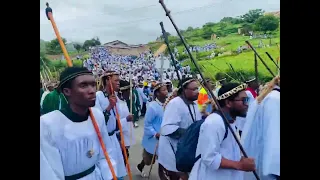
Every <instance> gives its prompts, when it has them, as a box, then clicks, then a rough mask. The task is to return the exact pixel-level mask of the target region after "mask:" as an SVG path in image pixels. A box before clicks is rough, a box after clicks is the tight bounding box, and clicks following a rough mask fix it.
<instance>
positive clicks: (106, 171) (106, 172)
mask: <svg viewBox="0 0 320 180" xmlns="http://www.w3.org/2000/svg"><path fill="white" fill-rule="evenodd" d="M92 110H93V108H92ZM93 111H94V110H93ZM94 115H95V116H96V117H95V119H96V120H97V123H99V124H98V126H99V130H100V133H101V136H102V138H103V142H104V145H105V147H106V149H107V154H108V156H109V159H110V161H111V163H112V167H113V168H114V167H116V165H117V163H116V161H115V160H114V159H112V157H111V154H112V153H114V149H113V147H112V143H111V139H110V136H109V134H108V131H107V127H106V126H105V125H104V116H103V114H102V112H101V111H97V110H95V113H94ZM98 119H102V120H101V121H100V122H98ZM99 143H100V142H99ZM100 146H101V145H100ZM99 155H100V160H99V161H98V163H97V167H98V168H99V169H100V171H101V174H102V177H103V179H104V180H111V179H113V177H112V174H111V170H110V168H109V165H108V162H107V160H106V158H105V156H104V153H103V150H102V147H101V148H100V154H99ZM115 172H116V170H115Z"/></svg>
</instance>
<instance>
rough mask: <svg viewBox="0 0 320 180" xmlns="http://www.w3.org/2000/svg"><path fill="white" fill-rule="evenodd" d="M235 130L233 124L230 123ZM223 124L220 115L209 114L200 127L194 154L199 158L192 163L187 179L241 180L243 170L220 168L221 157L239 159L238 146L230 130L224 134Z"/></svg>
mask: <svg viewBox="0 0 320 180" xmlns="http://www.w3.org/2000/svg"><path fill="white" fill-rule="evenodd" d="M230 125H231V127H232V128H233V130H235V124H234V123H233V124H230ZM225 132H226V129H225V125H224V122H223V119H222V118H221V116H220V115H218V114H216V113H213V114H210V115H209V116H208V117H207V118H206V120H205V121H204V123H203V124H202V125H201V127H200V133H199V139H198V145H197V150H196V156H198V155H200V154H201V158H200V159H199V160H198V161H197V162H196V163H195V164H194V166H193V168H192V171H191V173H190V177H189V180H211V179H221V180H242V179H243V172H242V171H238V170H233V169H220V168H219V167H220V164H221V158H222V157H224V158H226V159H229V160H233V161H240V159H241V153H240V148H239V146H238V144H237V142H236V140H235V139H234V137H233V135H232V133H231V132H230V130H228V136H227V137H226V138H225V139H224V140H223V138H224V136H225Z"/></svg>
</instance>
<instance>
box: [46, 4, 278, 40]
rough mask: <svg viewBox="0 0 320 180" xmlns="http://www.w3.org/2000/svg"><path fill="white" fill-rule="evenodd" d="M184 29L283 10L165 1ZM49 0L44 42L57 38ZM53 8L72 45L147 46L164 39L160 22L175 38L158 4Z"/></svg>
mask: <svg viewBox="0 0 320 180" xmlns="http://www.w3.org/2000/svg"><path fill="white" fill-rule="evenodd" d="M164 1H165V3H166V4H167V7H168V9H170V10H171V13H172V16H173V19H174V20H175V22H176V24H177V25H178V27H179V28H180V29H186V28H187V27H188V26H192V27H201V26H202V25H203V24H205V23H207V22H217V21H219V20H220V19H222V18H223V17H235V16H239V15H242V14H244V13H246V12H248V11H249V10H250V9H258V8H259V9H263V10H265V11H267V12H269V11H278V10H280V0H164ZM46 2H47V1H46V0H40V38H41V39H44V40H47V41H48V40H51V39H54V38H55V34H54V32H53V29H52V26H51V24H50V21H48V20H47V18H46V16H45V7H46V6H45V3H46ZM49 3H50V7H51V8H52V9H53V16H54V18H55V21H56V23H57V26H58V28H59V30H60V33H61V36H62V37H65V38H66V39H67V40H68V42H71V41H73V42H83V41H85V40H86V39H90V38H92V37H96V36H98V37H99V38H100V40H101V42H102V43H105V42H109V41H113V40H120V41H124V42H126V43H129V44H143V43H147V42H149V41H153V40H155V39H156V38H157V37H158V36H160V35H161V29H160V26H159V22H160V21H163V23H164V25H165V28H166V30H167V31H168V32H170V33H171V34H175V31H174V28H173V27H172V25H171V23H170V21H169V20H168V18H167V17H166V16H165V13H164V11H163V9H162V7H161V5H160V4H159V3H158V0H91V1H88V0H51V1H49Z"/></svg>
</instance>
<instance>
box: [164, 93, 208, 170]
mask: <svg viewBox="0 0 320 180" xmlns="http://www.w3.org/2000/svg"><path fill="white" fill-rule="evenodd" d="M190 110H191V113H192V116H193V117H194V118H195V120H196V121H197V120H201V118H202V116H201V113H200V111H199V109H198V105H197V104H196V103H194V104H193V105H190ZM192 123H193V120H192V118H191V115H190V112H189V110H188V106H187V105H186V104H185V102H184V101H183V100H182V99H181V98H180V97H175V98H173V99H172V100H171V101H170V102H169V103H168V104H167V106H166V107H165V111H164V114H163V120H162V123H161V132H160V134H161V136H160V139H159V147H158V148H159V149H158V153H159V156H158V162H159V163H160V164H161V165H162V166H163V167H164V168H166V169H167V170H169V171H174V172H178V170H177V169H176V158H175V152H173V149H172V147H171V146H170V143H171V145H172V146H173V148H174V151H176V150H177V143H178V140H176V139H172V138H170V137H168V136H167V135H169V134H172V133H173V132H175V131H176V130H177V129H178V128H183V129H187V128H188V127H189V126H190V125H191V124H192Z"/></svg>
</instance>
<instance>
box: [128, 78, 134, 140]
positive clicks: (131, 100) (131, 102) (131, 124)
mask: <svg viewBox="0 0 320 180" xmlns="http://www.w3.org/2000/svg"><path fill="white" fill-rule="evenodd" d="M129 77H130V80H129V81H130V114H132V105H133V98H132V88H133V85H132V74H130V76H129ZM132 127H133V122H131V123H130V146H131V144H132V136H133V135H132V131H133V129H132Z"/></svg>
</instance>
